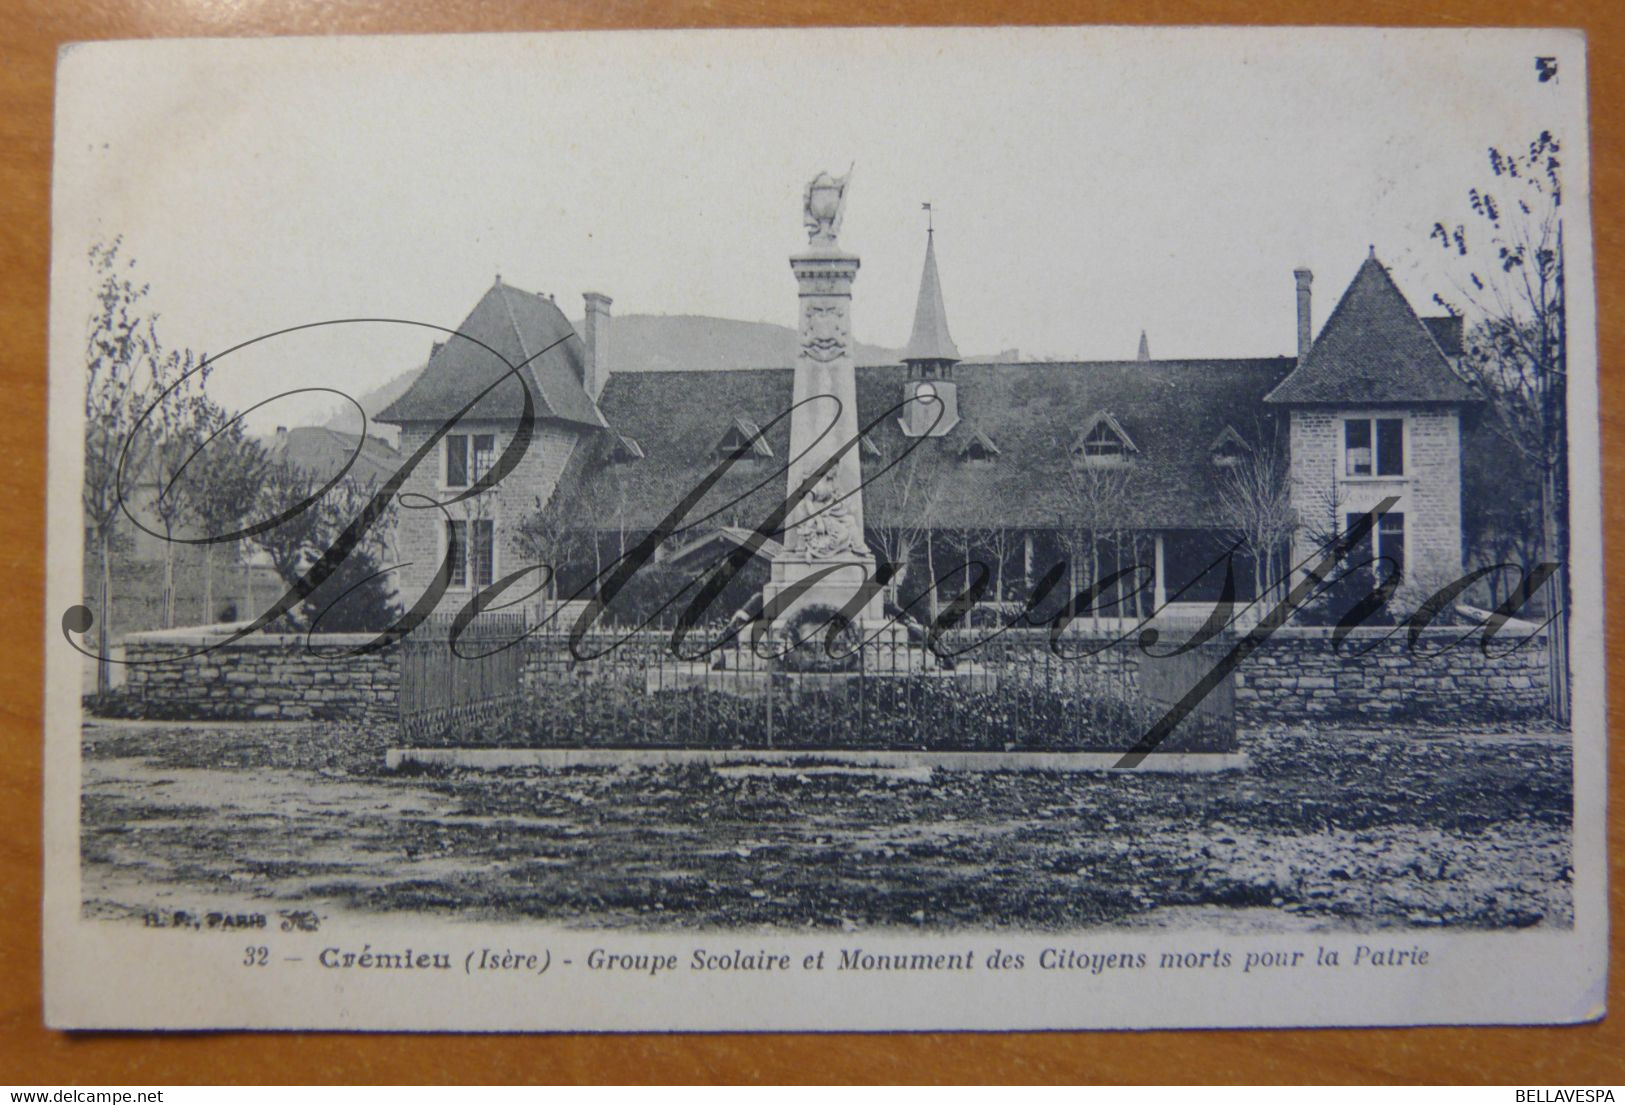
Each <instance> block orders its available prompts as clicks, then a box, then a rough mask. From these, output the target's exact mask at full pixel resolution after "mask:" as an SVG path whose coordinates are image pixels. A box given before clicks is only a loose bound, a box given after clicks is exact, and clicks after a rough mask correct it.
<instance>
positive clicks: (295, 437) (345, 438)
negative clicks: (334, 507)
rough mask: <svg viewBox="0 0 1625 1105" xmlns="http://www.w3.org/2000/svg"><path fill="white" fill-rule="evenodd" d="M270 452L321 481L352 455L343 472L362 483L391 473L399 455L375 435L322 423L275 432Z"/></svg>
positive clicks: (399, 463)
mask: <svg viewBox="0 0 1625 1105" xmlns="http://www.w3.org/2000/svg"><path fill="white" fill-rule="evenodd" d="M358 446H359V452H358V451H357V447H358ZM270 453H271V457H272V458H273V459H274V460H285V461H289V462H291V463H293V464H294V465H296V466H297V467H299V468H302V469H304V470H305V471H306V472H308V473H310V474H311V475H313V476H315V477H316V478H317V479H319V480H322V481H324V482H325V481H327V480H330V479H332V478H333V477H334V476H336V475H338V474H339V472H340V471H342V470H343V468H344V465H345V464H346V463H347V462H348V461H349V460H350V458H351V457H352V456H354V457H355V463H354V464H352V465H350V470H349V471H348V472H347V473H346V475H347V476H348V477H349V478H351V479H355V480H358V481H360V482H362V483H365V482H367V481H369V480H371V481H373V482H376V483H381V482H383V481H384V480H386V479H388V478H389V477H390V476H392V475H394V474H395V471H396V469H398V468H399V467H400V466H401V461H402V459H403V458H402V457H401V454H400V453H398V452H396V451H395V450H394V449H392V448H391V447H390V446H389V444H388V443H387V442H383V441H380V440H379V439H378V438H376V437H371V436H368V437H366V438H363V437H362V436H361V435H360V434H347V433H344V432H343V431H342V430H330V429H328V428H327V427H326V426H295V427H293V428H292V429H290V430H287V431H286V432H281V433H278V434H277V436H276V439H275V440H274V441H272V443H271V447H270Z"/></svg>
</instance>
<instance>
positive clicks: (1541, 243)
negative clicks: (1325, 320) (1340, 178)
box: [1431, 131, 1569, 717]
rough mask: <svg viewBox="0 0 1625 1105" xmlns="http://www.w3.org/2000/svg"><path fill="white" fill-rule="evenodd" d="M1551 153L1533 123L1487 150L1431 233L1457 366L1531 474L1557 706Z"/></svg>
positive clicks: (1560, 374) (1558, 395)
mask: <svg viewBox="0 0 1625 1105" xmlns="http://www.w3.org/2000/svg"><path fill="white" fill-rule="evenodd" d="M1561 152H1562V149H1561V145H1560V143H1559V140H1558V139H1557V138H1556V137H1555V136H1554V135H1553V134H1552V133H1551V132H1550V131H1542V132H1541V133H1540V134H1539V135H1538V136H1537V137H1536V138H1535V139H1534V141H1532V142H1530V143H1529V145H1528V147H1527V148H1526V149H1523V150H1519V151H1516V152H1512V153H1508V152H1505V151H1503V150H1501V149H1499V148H1497V147H1493V146H1492V147H1490V149H1489V167H1490V173H1491V176H1492V178H1493V183H1492V185H1491V186H1490V188H1486V189H1480V188H1476V187H1475V188H1471V189H1469V190H1468V193H1467V198H1468V206H1469V209H1470V212H1471V216H1470V218H1469V219H1468V220H1466V221H1463V222H1459V223H1454V224H1453V225H1447V224H1446V223H1445V222H1444V221H1442V220H1441V221H1440V222H1438V223H1435V224H1434V226H1433V230H1432V234H1431V237H1432V238H1433V239H1434V240H1435V241H1437V242H1438V243H1439V244H1440V245H1441V246H1442V247H1443V248H1444V249H1445V250H1446V251H1447V252H1448V253H1449V254H1450V255H1451V256H1452V257H1453V258H1454V259H1456V260H1457V262H1458V264H1459V265H1460V266H1462V269H1463V271H1464V272H1465V278H1464V279H1463V280H1461V281H1458V291H1459V293H1460V295H1461V298H1462V301H1463V303H1464V304H1465V310H1458V308H1457V306H1456V305H1454V304H1451V303H1448V302H1446V301H1445V300H1443V299H1440V300H1439V302H1440V303H1441V304H1443V305H1444V306H1446V307H1448V308H1450V309H1451V310H1452V311H1453V312H1455V313H1462V314H1466V315H1469V316H1471V323H1472V324H1471V325H1470V326H1469V328H1468V336H1469V338H1470V339H1471V341H1470V345H1469V348H1468V349H1467V350H1466V355H1465V356H1464V357H1463V359H1462V365H1461V374H1462V377H1463V379H1465V380H1466V382H1467V383H1468V385H1469V386H1471V387H1472V388H1473V389H1474V390H1475V391H1476V392H1477V393H1478V395H1479V397H1480V398H1481V399H1483V400H1484V405H1485V409H1486V410H1487V412H1488V414H1489V417H1490V419H1491V424H1492V425H1493V426H1494V428H1495V430H1496V432H1497V434H1499V435H1500V437H1501V440H1503V441H1504V442H1505V443H1506V444H1507V445H1508V446H1509V447H1510V448H1511V449H1512V450H1514V451H1515V453H1516V454H1517V455H1518V456H1521V457H1522V458H1523V459H1524V460H1525V461H1526V462H1527V463H1529V464H1530V465H1532V466H1533V467H1534V469H1535V471H1536V472H1538V473H1539V477H1540V516H1541V559H1542V560H1544V561H1547V562H1550V563H1555V564H1557V565H1559V568H1558V571H1557V573H1556V574H1555V575H1554V576H1553V577H1552V581H1551V582H1550V583H1549V584H1548V588H1549V590H1548V592H1547V594H1548V595H1549V596H1550V599H1549V601H1550V603H1551V610H1550V611H1549V613H1551V614H1552V615H1553V617H1552V622H1551V632H1550V634H1549V636H1548V641H1549V645H1550V648H1551V669H1552V673H1553V680H1552V689H1553V692H1554V693H1553V706H1554V709H1555V711H1556V713H1557V714H1558V716H1559V717H1566V716H1567V712H1568V680H1567V673H1568V580H1569V576H1568V569H1567V561H1568V548H1569V534H1568V494H1567V492H1568V474H1567V469H1566V464H1567V457H1568V421H1567V418H1568V404H1567V392H1568V345H1567V339H1568V334H1567V322H1566V313H1565V295H1564V277H1563V217H1562V213H1563V187H1562V161H1561V159H1560V154H1561Z"/></svg>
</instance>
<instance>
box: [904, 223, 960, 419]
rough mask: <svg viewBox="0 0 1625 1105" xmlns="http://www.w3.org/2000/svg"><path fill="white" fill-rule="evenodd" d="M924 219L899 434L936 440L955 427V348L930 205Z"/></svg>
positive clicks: (956, 354) (956, 348) (956, 352)
mask: <svg viewBox="0 0 1625 1105" xmlns="http://www.w3.org/2000/svg"><path fill="white" fill-rule="evenodd" d="M921 206H922V207H923V208H924V209H925V213H926V228H925V267H924V269H922V270H921V272H920V297H919V300H918V302H917V303H916V304H915V307H914V331H913V333H912V334H910V335H909V339H908V345H907V347H905V348H904V350H903V363H904V364H905V365H907V366H908V382H907V384H905V385H904V387H905V392H904V396H903V398H904V400H905V403H904V407H903V417H902V424H903V432H904V433H905V434H907V435H909V436H910V437H922V436H930V437H940V436H941V435H943V434H945V433H947V432H948V431H949V430H951V429H953V427H954V424H955V423H957V422H958V421H959V400H958V395H957V394H956V392H957V389H956V388H955V386H954V383H953V380H952V379H951V377H952V375H953V367H954V365H956V364H958V363H959V360H960V358H959V347H958V346H956V345H955V344H954V339H953V337H952V336H951V335H950V334H949V333H948V312H947V309H946V308H944V307H943V304H942V278H941V277H940V276H938V275H937V236H936V227H935V226H934V225H932V222H931V205H930V204H929V203H926V204H921Z"/></svg>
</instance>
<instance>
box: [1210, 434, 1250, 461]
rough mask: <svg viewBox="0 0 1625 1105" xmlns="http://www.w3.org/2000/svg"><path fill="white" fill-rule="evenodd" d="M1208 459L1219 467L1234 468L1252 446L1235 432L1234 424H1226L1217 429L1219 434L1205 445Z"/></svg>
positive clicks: (1245, 457)
mask: <svg viewBox="0 0 1625 1105" xmlns="http://www.w3.org/2000/svg"><path fill="white" fill-rule="evenodd" d="M1207 451H1208V459H1210V460H1212V461H1213V463H1214V465H1215V466H1217V467H1219V468H1234V467H1236V465H1238V464H1240V463H1241V462H1242V461H1243V460H1245V459H1247V455H1248V454H1249V453H1251V452H1252V451H1253V450H1252V446H1250V445H1248V444H1247V441H1246V439H1245V438H1243V437H1242V436H1241V435H1240V434H1239V433H1237V432H1236V428H1235V427H1234V426H1226V427H1225V428H1224V429H1222V430H1220V431H1219V436H1218V437H1216V438H1214V439H1213V443H1212V444H1211V445H1209V446H1208V447H1207Z"/></svg>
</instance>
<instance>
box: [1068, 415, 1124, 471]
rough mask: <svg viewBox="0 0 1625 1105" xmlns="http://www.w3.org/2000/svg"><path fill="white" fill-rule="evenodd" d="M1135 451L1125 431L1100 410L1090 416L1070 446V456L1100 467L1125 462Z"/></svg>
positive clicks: (1113, 419)
mask: <svg viewBox="0 0 1625 1105" xmlns="http://www.w3.org/2000/svg"><path fill="white" fill-rule="evenodd" d="M1137 452H1139V450H1138V449H1136V448H1135V446H1134V441H1133V439H1131V438H1130V437H1129V436H1128V433H1127V431H1125V430H1124V429H1123V427H1122V426H1121V425H1119V424H1118V421H1117V419H1115V418H1113V417H1112V416H1111V415H1110V414H1109V413H1108V412H1106V411H1100V412H1098V413H1097V414H1095V415H1094V416H1093V417H1092V418H1090V420H1089V421H1088V422H1087V423H1086V424H1085V425H1084V428H1083V432H1082V433H1081V434H1079V435H1078V439H1077V441H1076V442H1074V443H1073V446H1072V456H1073V457H1074V458H1075V459H1076V460H1078V461H1080V462H1081V463H1083V464H1086V465H1090V466H1098V467H1102V468H1106V467H1111V466H1113V465H1119V464H1127V463H1128V462H1129V459H1130V458H1131V457H1132V456H1133V455H1134V454H1135V453H1137Z"/></svg>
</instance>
